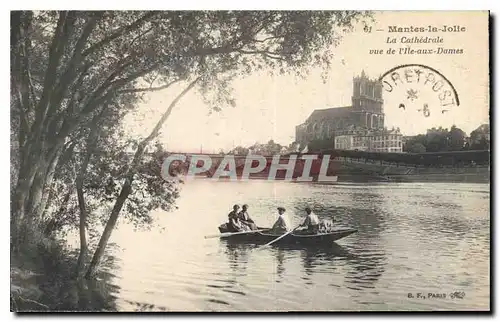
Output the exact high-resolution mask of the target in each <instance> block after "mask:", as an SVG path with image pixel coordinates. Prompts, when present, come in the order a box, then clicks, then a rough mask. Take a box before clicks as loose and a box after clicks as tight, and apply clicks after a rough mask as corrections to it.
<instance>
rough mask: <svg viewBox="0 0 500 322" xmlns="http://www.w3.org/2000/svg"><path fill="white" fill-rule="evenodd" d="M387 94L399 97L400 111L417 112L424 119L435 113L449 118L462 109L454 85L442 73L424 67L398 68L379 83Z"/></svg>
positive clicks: (420, 65) (407, 66)
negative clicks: (411, 110)
mask: <svg viewBox="0 0 500 322" xmlns="http://www.w3.org/2000/svg"><path fill="white" fill-rule="evenodd" d="M379 81H380V82H381V83H382V88H383V89H384V91H385V92H386V93H391V94H394V95H396V93H397V96H398V98H399V100H400V103H399V106H398V108H399V109H403V110H406V109H409V108H415V109H416V110H417V111H418V112H419V113H422V115H423V116H424V117H430V116H431V115H432V114H433V113H440V114H445V113H446V112H448V111H450V110H452V109H453V108H454V107H457V106H459V105H460V99H459V97H458V93H457V91H456V89H455V87H454V86H453V84H452V83H451V82H450V81H449V80H448V78H446V77H445V76H444V75H443V74H442V73H440V72H439V71H438V70H436V69H434V68H432V67H429V66H426V65H422V64H407V65H399V66H396V67H394V68H392V69H390V70H388V71H387V72H385V73H384V74H383V75H382V76H381V77H380V79H379Z"/></svg>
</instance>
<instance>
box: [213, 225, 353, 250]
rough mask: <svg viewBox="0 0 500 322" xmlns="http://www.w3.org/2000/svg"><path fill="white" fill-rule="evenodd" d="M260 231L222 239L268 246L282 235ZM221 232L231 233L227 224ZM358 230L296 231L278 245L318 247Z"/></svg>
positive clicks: (220, 229)
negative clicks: (314, 232)
mask: <svg viewBox="0 0 500 322" xmlns="http://www.w3.org/2000/svg"><path fill="white" fill-rule="evenodd" d="M258 229H259V230H264V231H257V232H254V231H248V232H247V233H243V234H238V235H232V236H224V237H221V239H226V240H231V241H235V242H236V241H238V242H242V243H254V244H266V243H268V242H270V241H272V240H274V239H276V238H278V237H280V236H281V235H282V234H276V233H273V232H272V231H271V229H270V228H264V227H258ZM219 231H220V232H221V233H227V232H231V230H230V229H228V227H227V224H222V225H220V226H219ZM356 232H357V230H356V229H351V228H338V229H334V230H331V231H329V232H324V233H317V234H311V233H308V232H301V231H296V232H293V233H291V234H288V235H286V236H285V237H283V238H282V239H280V240H278V241H277V242H276V243H277V244H304V245H317V244H329V243H333V242H334V241H336V240H339V239H341V238H344V237H347V236H349V235H351V234H354V233H356Z"/></svg>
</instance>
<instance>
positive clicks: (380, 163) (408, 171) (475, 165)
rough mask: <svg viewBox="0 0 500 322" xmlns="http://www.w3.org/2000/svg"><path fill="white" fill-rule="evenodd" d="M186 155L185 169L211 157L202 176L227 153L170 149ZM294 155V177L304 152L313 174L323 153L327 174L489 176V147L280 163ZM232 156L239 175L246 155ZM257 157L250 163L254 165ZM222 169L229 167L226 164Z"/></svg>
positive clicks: (339, 153)
mask: <svg viewBox="0 0 500 322" xmlns="http://www.w3.org/2000/svg"><path fill="white" fill-rule="evenodd" d="M169 154H181V155H185V156H186V161H185V162H183V165H182V166H181V168H184V169H185V170H187V167H188V165H189V164H190V160H191V159H190V158H191V157H192V156H193V155H196V156H202V157H207V158H210V162H211V165H210V168H209V169H208V170H207V171H206V172H203V173H201V174H200V175H201V176H212V175H213V174H214V173H215V171H216V170H217V168H218V167H219V165H220V163H221V162H222V160H223V159H224V157H225V156H226V155H224V154H201V153H199V154H198V153H193V154H189V153H172V152H170V153H169ZM292 155H295V156H296V158H297V161H296V164H295V167H294V170H293V173H294V174H293V177H294V178H296V177H298V176H300V175H301V174H302V170H303V169H304V162H305V161H304V160H303V159H301V157H302V156H304V155H317V156H318V158H317V160H314V161H313V163H312V167H311V172H310V173H311V175H312V176H316V175H318V174H319V172H320V167H321V164H322V162H323V158H324V157H325V156H327V155H328V156H330V161H329V164H328V170H327V175H343V174H345V175H352V174H357V175H367V176H375V177H380V176H382V177H388V176H405V175H406V176H409V175H426V176H429V175H442V174H450V175H453V174H464V173H467V174H471V175H473V174H474V173H481V174H482V175H483V176H488V177H489V166H490V151H489V150H481V151H450V152H438V153H432V152H431V153H391V152H367V151H353V150H322V151H319V152H318V153H304V154H301V153H292V154H285V155H281V156H280V159H279V163H281V164H286V163H288V162H289V160H290V157H291V156H292ZM230 156H231V157H233V158H234V160H235V165H236V172H237V174H238V175H241V173H242V170H243V167H244V165H245V160H246V158H247V155H230ZM263 157H264V158H265V159H266V162H267V164H266V166H265V168H264V170H262V171H261V172H259V173H257V174H254V175H253V176H255V177H267V175H268V174H269V169H270V166H271V163H272V159H273V156H263ZM197 162H198V164H197V167H202V166H203V162H204V161H201V160H198V161H197ZM257 165H258V161H254V162H253V163H252V167H256V166H257ZM225 170H229V167H228V166H227V165H226V167H225ZM284 174H285V172H284V171H278V176H280V175H282V176H284Z"/></svg>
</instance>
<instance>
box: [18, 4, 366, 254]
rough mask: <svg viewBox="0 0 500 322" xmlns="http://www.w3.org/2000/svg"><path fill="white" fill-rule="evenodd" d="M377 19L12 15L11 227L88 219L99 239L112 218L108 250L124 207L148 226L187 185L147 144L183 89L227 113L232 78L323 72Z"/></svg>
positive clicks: (359, 15) (339, 15)
mask: <svg viewBox="0 0 500 322" xmlns="http://www.w3.org/2000/svg"><path fill="white" fill-rule="evenodd" d="M369 17H370V13H368V12H356V11H322V12H318V11H268V12H266V11H149V12H139V11H57V12H53V11H41V12H31V11H13V12H11V115H12V132H11V137H12V138H13V139H14V140H15V142H14V143H13V144H12V150H13V152H14V153H13V154H14V158H13V161H12V165H13V167H15V169H14V170H12V171H11V172H13V174H15V176H13V177H15V178H16V179H15V182H13V183H12V186H13V190H14V192H13V196H12V201H13V203H12V204H13V206H12V213H11V217H12V219H13V227H14V230H13V233H14V235H16V236H17V237H16V238H18V237H19V236H18V235H20V233H19V232H22V231H23V229H22V227H21V226H22V225H23V224H24V223H25V222H26V224H27V225H32V224H33V222H40V224H39V227H45V228H44V230H45V232H47V233H49V234H50V233H51V232H54V231H56V232H61V231H62V230H63V227H78V226H79V227H80V235H81V236H82V232H84V231H85V229H82V228H84V227H82V225H84V226H87V228H88V229H89V231H90V234H91V239H93V236H95V235H96V234H97V231H98V228H97V227H98V226H99V224H103V223H106V230H105V232H104V235H103V238H101V242H102V243H101V242H100V248H103V247H105V245H106V242H107V238H109V233H110V229H111V230H112V229H113V227H114V224H115V222H116V220H117V219H118V215H119V213H120V212H122V211H123V212H124V213H125V216H124V217H125V218H127V219H129V220H131V221H132V222H134V223H135V224H137V225H139V226H141V225H146V226H148V225H150V224H151V223H152V218H151V216H150V215H149V214H150V212H151V210H153V209H157V208H159V209H164V210H169V209H171V208H172V207H173V206H174V201H175V198H176V197H177V196H178V190H177V187H176V185H175V184H174V183H171V182H165V181H163V179H161V177H160V176H159V173H160V172H159V171H160V167H159V163H160V159H159V158H161V155H162V154H163V153H164V151H161V147H158V146H156V149H155V150H154V151H153V152H152V153H151V154H148V153H146V152H147V147H148V146H150V144H151V143H152V141H153V140H154V139H155V137H156V136H157V135H158V133H159V130H160V129H161V127H162V126H163V123H164V122H165V120H166V119H167V118H168V116H169V114H170V112H171V111H172V108H173V107H174V106H175V103H176V102H177V101H178V100H179V99H180V98H181V97H182V95H183V94H184V93H185V92H186V91H189V90H190V89H191V88H193V89H195V90H196V91H198V93H199V94H200V95H201V96H202V97H203V99H204V100H205V102H206V103H207V105H208V106H209V107H210V108H211V109H212V110H213V111H218V110H220V109H221V108H223V107H224V106H227V105H230V106H234V105H235V104H236V102H235V101H234V99H233V98H232V90H231V81H232V80H233V79H234V78H235V77H242V76H244V75H248V74H250V73H253V72H255V71H259V70H267V71H269V72H270V73H281V74H287V73H290V74H296V75H299V76H305V75H307V72H308V69H309V68H310V67H313V66H321V67H323V68H324V70H325V71H326V70H328V67H329V66H330V62H331V59H332V57H333V48H334V47H335V45H336V44H337V43H338V42H339V41H340V39H341V37H340V35H341V34H342V32H346V31H349V30H350V29H351V28H352V26H353V24H354V22H356V21H357V20H360V19H362V20H365V19H367V18H369ZM177 83H181V84H189V86H188V87H187V88H186V89H185V90H184V91H183V92H182V93H181V94H180V95H179V96H178V97H177V98H175V99H174V100H173V101H172V104H171V105H170V106H169V108H168V109H167V110H166V111H165V112H164V114H163V116H162V118H161V119H160V120H159V121H158V123H157V125H156V127H155V128H154V129H152V131H151V134H150V135H149V136H148V137H146V138H142V139H138V138H130V137H128V136H127V132H126V129H124V128H123V124H122V121H123V118H124V117H125V115H127V114H129V113H132V112H134V111H136V108H137V106H138V103H139V102H140V101H142V100H143V99H144V97H145V96H144V95H145V94H146V93H148V92H151V91H155V90H162V89H165V88H169V87H170V86H171V85H173V84H177ZM273 144H274V143H273ZM273 148H278V145H274V146H273ZM33 155H36V156H37V157H36V158H32V156H33ZM75 186H76V187H75ZM75 190H76V192H78V193H76V192H75ZM109 212H111V215H110V216H108V213H109ZM108 224H109V225H108ZM37 225H38V224H37ZM37 227H38V226H37ZM105 235H107V236H108V237H105ZM20 242H21V239H19V238H18V239H17V241H15V242H14V244H15V245H17V244H19V243H20ZM82 243H83V244H84V242H83V241H82ZM83 244H82V245H83ZM100 248H98V250H97V251H96V254H97V253H98V251H99V249H100ZM82 249H83V246H82ZM96 256H97V257H96V258H97V259H98V257H100V256H101V255H96ZM96 262H98V260H96Z"/></svg>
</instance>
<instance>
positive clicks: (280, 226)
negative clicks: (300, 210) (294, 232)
mask: <svg viewBox="0 0 500 322" xmlns="http://www.w3.org/2000/svg"><path fill="white" fill-rule="evenodd" d="M285 211H286V209H285V208H283V207H278V220H276V222H275V223H274V225H273V228H272V231H273V232H274V233H277V234H283V233H286V232H288V231H290V229H291V227H290V224H289V221H288V218H287V217H286V216H285Z"/></svg>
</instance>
